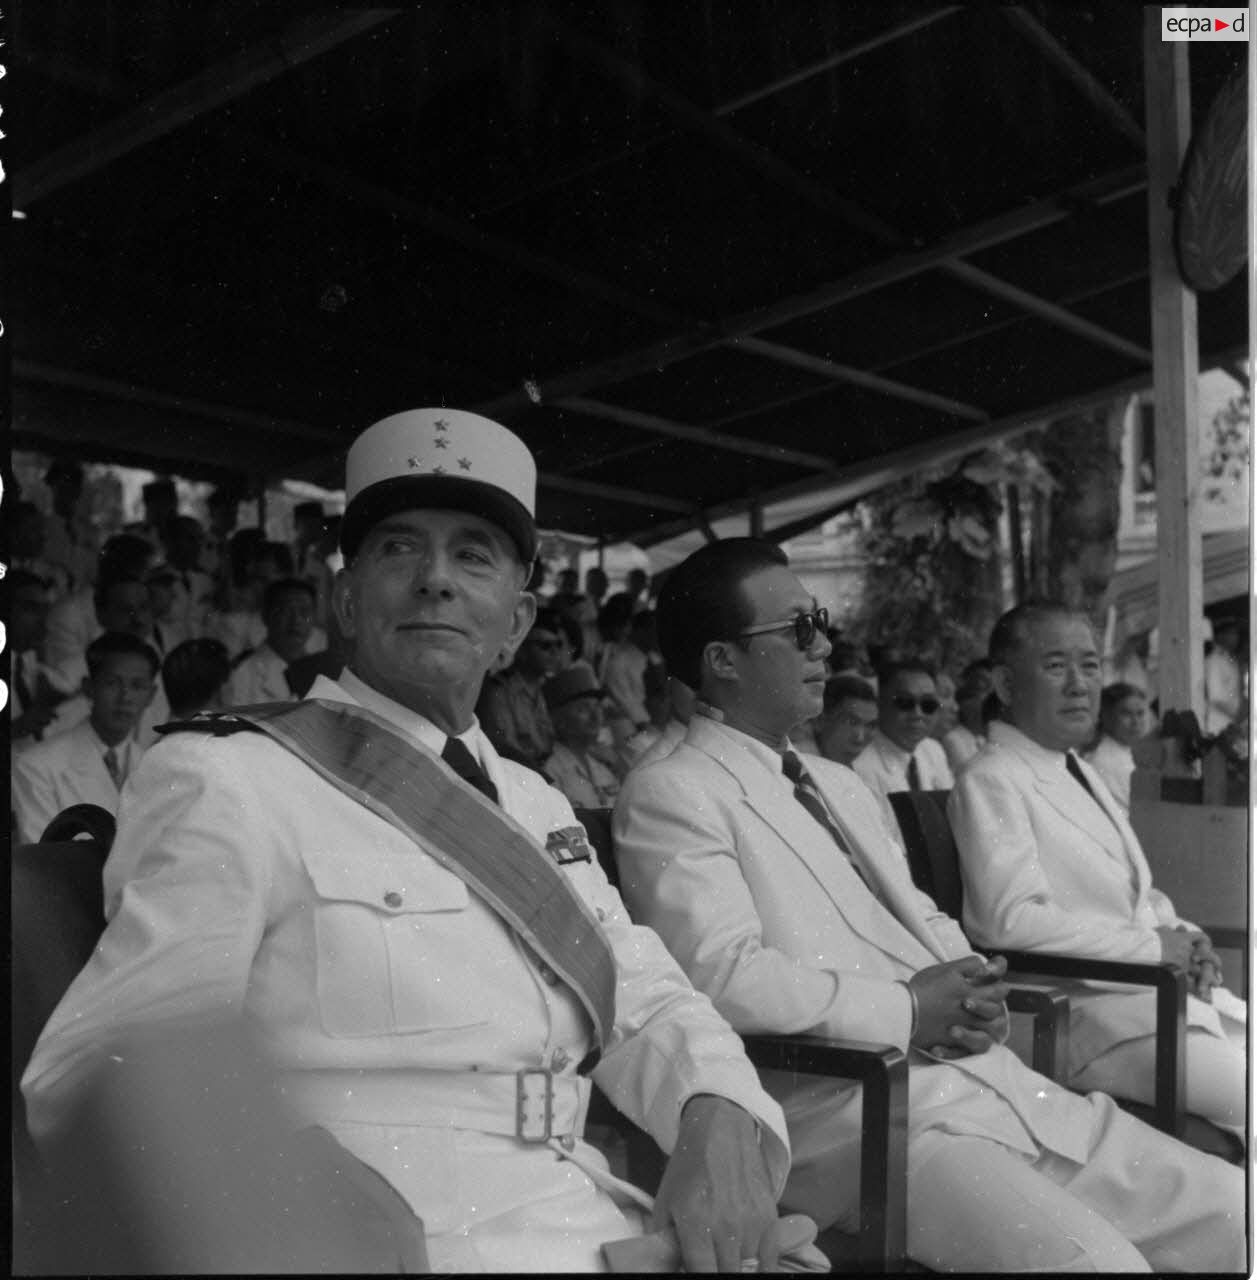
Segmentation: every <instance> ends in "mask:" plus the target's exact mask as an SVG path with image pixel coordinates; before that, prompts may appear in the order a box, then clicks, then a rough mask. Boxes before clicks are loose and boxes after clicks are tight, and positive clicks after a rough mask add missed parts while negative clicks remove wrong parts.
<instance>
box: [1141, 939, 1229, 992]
mask: <svg viewBox="0 0 1257 1280" xmlns="http://www.w3.org/2000/svg"><path fill="white" fill-rule="evenodd" d="M1157 933H1158V934H1159V935H1160V938H1161V959H1162V960H1163V961H1165V962H1167V963H1169V964H1176V965H1178V966H1179V967H1180V968H1182V969H1186V970H1187V989H1188V990H1189V991H1190V992H1191V993H1192V995H1194V996H1195V997H1196V998H1197V999H1199V1000H1204V1001H1205V1002H1206V1003H1210V1002H1211V1001H1212V999H1213V989H1214V987H1220V986H1221V985H1222V961H1221V960H1219V959H1218V953H1217V952H1216V951H1214V949H1213V943H1212V942H1211V941H1210V940H1209V935H1208V934H1207V933H1201V932H1200V930H1199V929H1188V928H1186V927H1185V926H1183V925H1174V926H1171V925H1163V926H1162V927H1161V928H1159V929H1158V930H1157Z"/></svg>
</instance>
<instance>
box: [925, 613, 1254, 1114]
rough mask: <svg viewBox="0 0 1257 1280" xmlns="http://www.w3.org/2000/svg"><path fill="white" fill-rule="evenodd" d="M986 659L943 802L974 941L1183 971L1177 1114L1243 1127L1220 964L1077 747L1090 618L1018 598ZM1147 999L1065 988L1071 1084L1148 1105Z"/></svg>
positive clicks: (1086, 723) (1087, 693) (1125, 991)
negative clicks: (1182, 1075) (976, 722)
mask: <svg viewBox="0 0 1257 1280" xmlns="http://www.w3.org/2000/svg"><path fill="white" fill-rule="evenodd" d="M990 655H991V660H992V662H993V663H994V680H995V692H996V694H997V696H998V698H999V701H1000V704H1001V706H1002V708H1003V712H1002V715H1001V717H1000V718H999V719H996V720H993V721H992V722H991V724H990V737H989V740H988V742H987V745H986V746H985V747H984V748H983V749H982V751H981V752H980V753H979V754H978V755H977V756H975V757H974V759H973V760H971V761H970V762H969V763H968V764H967V765H966V767H965V768H964V769H963V770H962V771H961V775H960V779H959V781H958V782H957V785H956V788H955V790H954V791H953V792H952V796H951V800H950V802H949V803H950V807H949V812H950V816H951V822H952V828H953V830H954V831H955V834H956V842H957V845H958V846H959V850H960V865H961V873H962V876H963V879H964V889H965V926H966V928H967V929H968V930H969V935H970V937H972V938H973V939H974V940H975V941H976V942H978V943H979V944H981V945H984V946H991V947H1009V948H1014V949H1017V950H1040V951H1054V952H1058V953H1062V954H1066V955H1083V956H1094V957H1097V958H1099V959H1105V960H1136V961H1146V962H1151V963H1156V962H1158V961H1173V962H1175V963H1177V964H1181V965H1183V966H1184V967H1185V968H1187V970H1188V974H1189V978H1188V982H1189V994H1188V998H1187V1018H1188V1024H1189V1025H1188V1033H1187V1107H1188V1110H1190V1111H1192V1112H1194V1113H1195V1114H1198V1115H1202V1116H1204V1117H1205V1118H1206V1119H1209V1120H1212V1121H1213V1122H1214V1123H1215V1124H1219V1125H1222V1126H1224V1127H1227V1128H1230V1129H1232V1130H1234V1131H1235V1132H1237V1133H1241V1134H1242V1130H1243V1126H1244V1104H1245V1092H1246V1089H1245V1080H1244V1055H1243V1051H1242V1048H1241V1047H1240V1046H1239V1044H1234V1043H1232V1042H1231V1039H1229V1038H1228V1034H1226V1032H1227V1028H1225V1027H1224V1025H1223V1022H1222V1020H1221V1019H1220V1018H1219V1015H1218V1012H1217V1011H1216V1010H1215V1009H1213V1008H1211V1007H1210V1005H1211V1002H1212V999H1213V990H1214V988H1215V987H1216V986H1217V985H1218V984H1219V983H1220V981H1221V966H1220V963H1219V961H1218V957H1217V955H1216V954H1215V953H1214V951H1213V948H1212V947H1211V945H1210V943H1209V939H1208V937H1206V936H1205V934H1203V933H1202V932H1201V931H1200V930H1199V929H1197V928H1196V926H1195V925H1193V924H1191V923H1189V922H1188V921H1186V920H1183V919H1182V918H1180V916H1179V915H1178V913H1177V912H1176V911H1175V910H1174V904H1173V903H1172V902H1170V900H1169V899H1168V898H1167V897H1166V896H1165V895H1164V894H1163V893H1160V892H1158V890H1156V889H1154V888H1153V886H1152V877H1151V874H1150V872H1149V870H1148V862H1147V859H1146V858H1145V857H1144V853H1143V850H1142V849H1141V848H1140V846H1139V840H1138V837H1137V836H1136V835H1135V833H1134V831H1133V830H1132V829H1131V826H1130V823H1129V822H1128V821H1127V819H1126V815H1125V813H1124V812H1123V811H1122V808H1121V806H1120V805H1118V804H1117V803H1116V802H1115V801H1114V800H1113V797H1112V796H1111V795H1110V794H1109V792H1108V789H1107V788H1106V787H1105V785H1104V783H1103V782H1102V781H1101V780H1100V776H1099V775H1098V774H1097V773H1096V772H1095V770H1094V769H1093V768H1092V767H1091V766H1090V765H1089V764H1087V762H1086V761H1081V760H1079V758H1078V756H1077V754H1076V752H1077V751H1078V749H1079V748H1081V747H1083V746H1084V745H1085V744H1086V743H1087V742H1088V741H1089V740H1090V738H1091V735H1092V732H1093V730H1094V728H1095V719H1096V709H1097V706H1098V704H1099V699H1100V687H1101V683H1102V676H1101V669H1100V655H1099V652H1098V651H1097V649H1096V644H1095V637H1094V636H1093V634H1092V631H1091V625H1090V623H1089V622H1088V621H1087V619H1086V618H1085V617H1083V616H1082V615H1080V614H1078V613H1075V612H1073V611H1072V610H1069V609H1067V608H1066V607H1065V606H1064V605H1061V604H1058V603H1054V602H1050V601H1048V602H1042V603H1027V604H1023V605H1019V606H1018V607H1017V608H1016V609H1013V610H1010V611H1009V612H1008V613H1006V614H1005V615H1004V616H1003V617H1002V618H1001V619H1000V620H999V622H997V623H996V625H995V628H994V630H993V631H992V632H991V643H990ZM1184 853H1185V856H1189V851H1186V850H1185V851H1184ZM1155 999H1156V998H1155V995H1154V993H1153V992H1152V991H1150V990H1146V991H1140V990H1139V989H1137V988H1121V989H1117V990H1115V989H1114V988H1113V987H1112V986H1109V987H1105V988H1101V989H1097V987H1096V986H1095V985H1094V984H1092V985H1088V984H1086V983H1081V982H1080V983H1077V984H1074V985H1072V986H1071V987H1070V1002H1071V1009H1072V1016H1071V1028H1070V1069H1071V1080H1072V1083H1073V1084H1074V1085H1075V1086H1076V1087H1078V1088H1082V1089H1103V1090H1105V1091H1106V1092H1108V1093H1113V1094H1117V1095H1118V1096H1119V1097H1124V1098H1131V1099H1133V1100H1135V1101H1137V1102H1149V1103H1150V1102H1152V1101H1153V1097H1154V1090H1153V1080H1154V1066H1155V1060H1156V1054H1155V1040H1154V1031H1155V1028H1156V1005H1155ZM1223 1002H1225V1003H1227V1004H1228V1005H1230V1004H1232V1003H1234V1004H1235V1005H1238V1002H1236V1001H1234V997H1230V996H1229V993H1219V1003H1220V1004H1221V1003H1223ZM1237 1011H1242V1007H1240V1009H1239V1010H1237ZM1227 1021H1228V1022H1230V1020H1229V1019H1228V1020H1227ZM1230 1031H1231V1033H1232V1034H1233V1035H1234V1038H1235V1039H1236V1040H1238V1041H1239V1042H1241V1043H1242V1041H1243V1034H1244V1028H1243V1026H1242V1025H1239V1024H1237V1023H1231V1026H1230Z"/></svg>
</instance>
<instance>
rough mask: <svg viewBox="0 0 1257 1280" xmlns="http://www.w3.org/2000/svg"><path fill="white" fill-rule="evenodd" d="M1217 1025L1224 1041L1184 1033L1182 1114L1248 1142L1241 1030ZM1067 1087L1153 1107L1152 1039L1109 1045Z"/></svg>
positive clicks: (1198, 1031) (1199, 1031) (1227, 1022)
mask: <svg viewBox="0 0 1257 1280" xmlns="http://www.w3.org/2000/svg"><path fill="white" fill-rule="evenodd" d="M1222 1025H1223V1029H1224V1030H1225V1031H1227V1032H1228V1037H1227V1038H1226V1039H1222V1038H1221V1037H1219V1036H1215V1035H1211V1034H1210V1033H1209V1032H1208V1031H1205V1030H1204V1029H1203V1028H1201V1027H1188V1028H1187V1044H1186V1057H1187V1080H1186V1100H1187V1110H1188V1111H1189V1112H1191V1114H1192V1115H1195V1116H1203V1117H1204V1118H1205V1119H1206V1120H1209V1121H1211V1122H1212V1123H1213V1124H1216V1125H1218V1126H1219V1127H1221V1128H1223V1129H1229V1130H1230V1131H1231V1132H1232V1133H1235V1134H1238V1135H1239V1137H1240V1138H1241V1139H1243V1140H1244V1141H1245V1142H1247V1136H1246V1130H1247V1125H1246V1121H1245V1108H1246V1105H1247V1102H1248V1084H1247V1081H1246V1079H1245V1072H1244V1038H1243V1036H1244V1031H1245V1028H1243V1027H1242V1026H1240V1024H1238V1023H1236V1022H1233V1021H1232V1020H1231V1019H1229V1018H1223V1020H1222ZM1070 1083H1071V1084H1072V1085H1073V1087H1074V1088H1075V1089H1083V1090H1087V1091H1091V1090H1094V1089H1098V1090H1100V1091H1101V1092H1103V1093H1111V1094H1113V1096H1114V1097H1118V1098H1129V1099H1131V1100H1132V1101H1133V1102H1144V1103H1148V1104H1149V1105H1151V1104H1152V1103H1153V1102H1155V1101H1156V1038H1155V1037H1154V1036H1140V1037H1139V1038H1138V1039H1137V1040H1127V1041H1125V1042H1124V1043H1122V1044H1119V1045H1114V1046H1113V1048H1112V1049H1109V1050H1108V1051H1107V1052H1106V1053H1102V1054H1101V1055H1100V1056H1099V1057H1098V1058H1093V1059H1092V1060H1091V1061H1090V1062H1089V1063H1088V1064H1087V1065H1086V1066H1085V1067H1084V1068H1083V1069H1082V1070H1081V1071H1080V1072H1078V1074H1077V1075H1075V1076H1074V1078H1073V1080H1072V1081H1071V1082H1070Z"/></svg>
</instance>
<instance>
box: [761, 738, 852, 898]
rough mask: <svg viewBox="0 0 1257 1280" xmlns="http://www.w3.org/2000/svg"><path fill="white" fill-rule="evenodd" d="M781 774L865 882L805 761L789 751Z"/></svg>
mask: <svg viewBox="0 0 1257 1280" xmlns="http://www.w3.org/2000/svg"><path fill="white" fill-rule="evenodd" d="M781 772H782V773H784V774H785V775H786V777H787V778H789V779H790V781H791V782H793V783H794V798H795V799H796V800H797V801H798V802H799V803H800V804H801V805H802V806H803V807H804V808H805V809H806V810H807V811H808V813H810V814H811V815H812V817H814V818H815V819H816V821H817V822H819V823H820V824H821V826H822V827H824V828H825V830H826V831H828V832H829V835H830V838H831V839H832V840H833V842H834V843H835V844H836V845H837V846H838V847H839V848H840V849H841V850H842V851H843V853H845V854H846V855H847V859H848V861H849V862H850V863H851V865H852V866H853V867H855V870H856V873H857V874H858V875H859V877H860V879H861V880H863V879H864V873H863V872H862V871H861V870H860V868H859V867H857V866H856V864H855V860H854V859H853V858H852V857H851V850H850V849H848V848H847V842H846V841H845V840H844V839H843V838H842V836H841V835H840V834H839V832H838V828H837V827H836V826H834V823H833V819H831V818H830V816H829V810H828V809H826V808H825V801H824V800H822V799H821V793H820V792H819V791H817V789H816V783H814V782H813V781H812V779H811V776H810V775H809V774H808V771H807V770H806V769H805V768H804V767H803V761H802V760H800V759H799V757H798V756H797V755H796V754H795V753H794V752H793V751H787V752H785V753H784V754H783V755H782V757H781Z"/></svg>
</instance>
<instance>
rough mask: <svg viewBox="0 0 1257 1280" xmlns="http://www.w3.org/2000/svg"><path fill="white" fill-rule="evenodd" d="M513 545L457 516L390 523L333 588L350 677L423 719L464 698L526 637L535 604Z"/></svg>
mask: <svg viewBox="0 0 1257 1280" xmlns="http://www.w3.org/2000/svg"><path fill="white" fill-rule="evenodd" d="M523 581H524V572H523V569H522V568H521V566H520V563H519V560H518V559H517V557H516V554H515V550H514V547H513V544H512V543H511V542H510V540H509V539H508V538H507V536H506V534H505V533H503V532H502V530H501V529H499V528H498V527H497V526H496V525H494V524H491V523H490V522H489V521H487V520H484V519H481V518H480V517H479V516H475V515H470V514H468V513H465V512H462V511H443V510H434V511H427V510H414V511H405V512H401V513H399V514H397V515H393V516H389V517H388V518H387V519H384V520H381V521H380V522H379V523H378V524H377V525H375V526H374V527H373V528H372V529H371V530H370V532H369V533H368V534H367V536H366V537H365V538H364V539H363V542H362V546H361V547H360V549H359V551H358V554H357V556H356V557H355V558H354V561H353V564H352V565H351V566H349V567H348V568H347V569H345V570H344V571H342V573H341V575H340V577H339V578H338V579H337V583H336V591H335V598H334V599H335V608H336V614H337V621H338V622H339V624H340V627H341V630H342V632H343V634H344V635H345V636H346V637H348V638H349V639H350V641H351V642H352V644H353V648H354V658H353V664H352V665H353V670H354V671H355V672H356V673H357V674H358V675H359V676H360V677H361V678H362V679H363V680H364V681H366V683H367V684H369V685H371V686H372V687H373V688H375V689H378V690H379V691H380V692H381V693H384V694H386V695H387V696H389V697H391V698H393V699H394V700H395V701H397V702H400V703H402V705H403V706H408V707H411V708H412V709H413V710H416V711H418V712H420V713H421V714H424V715H430V713H431V711H432V709H433V708H434V707H435V708H440V707H448V706H451V705H452V704H453V703H455V702H461V701H465V699H466V698H467V697H468V696H470V698H471V701H472V702H474V700H475V695H476V693H477V692H478V691H479V688H480V684H481V682H482V680H483V679H484V675H485V673H486V672H487V671H488V670H489V669H490V666H491V665H493V664H494V662H495V660H497V659H498V658H499V657H501V656H506V657H510V656H512V655H513V654H514V653H515V650H516V649H517V648H518V647H519V644H520V641H521V640H522V639H523V638H524V636H525V635H526V634H527V632H528V628H529V626H530V625H531V624H532V620H533V615H534V613H535V611H536V602H535V600H534V599H533V597H532V596H531V595H529V594H528V593H527V592H525V591H524V590H523V589H522V587H523Z"/></svg>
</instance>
